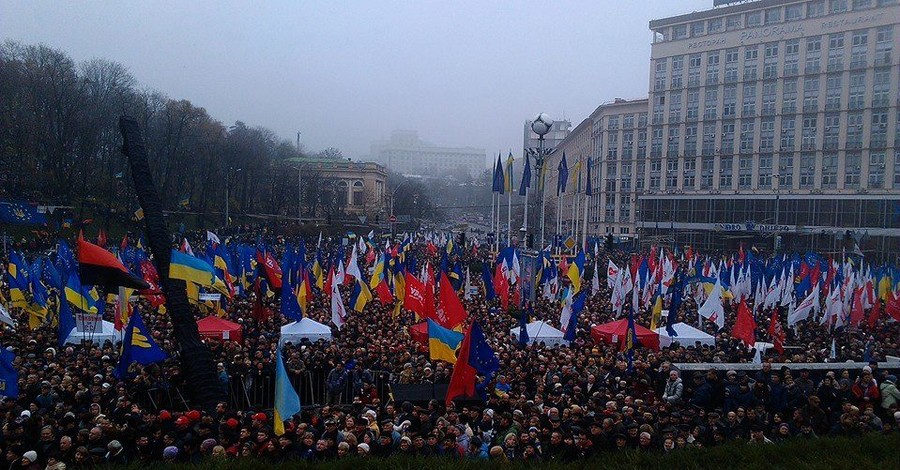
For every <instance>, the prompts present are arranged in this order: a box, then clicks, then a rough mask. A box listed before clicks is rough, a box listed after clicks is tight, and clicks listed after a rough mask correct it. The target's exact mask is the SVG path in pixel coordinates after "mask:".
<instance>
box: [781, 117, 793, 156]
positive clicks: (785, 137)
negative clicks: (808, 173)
mask: <svg viewBox="0 0 900 470" xmlns="http://www.w3.org/2000/svg"><path fill="white" fill-rule="evenodd" d="M796 131H797V120H796V118H795V117H794V116H789V117H782V118H781V150H782V151H790V150H794V136H795V135H796Z"/></svg>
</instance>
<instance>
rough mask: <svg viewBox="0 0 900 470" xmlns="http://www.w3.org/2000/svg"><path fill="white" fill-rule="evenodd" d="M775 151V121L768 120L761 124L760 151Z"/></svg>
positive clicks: (772, 119)
mask: <svg viewBox="0 0 900 470" xmlns="http://www.w3.org/2000/svg"><path fill="white" fill-rule="evenodd" d="M774 150H775V119H774V118H768V119H763V120H762V121H760V124H759V151H760V152H772V151H774Z"/></svg>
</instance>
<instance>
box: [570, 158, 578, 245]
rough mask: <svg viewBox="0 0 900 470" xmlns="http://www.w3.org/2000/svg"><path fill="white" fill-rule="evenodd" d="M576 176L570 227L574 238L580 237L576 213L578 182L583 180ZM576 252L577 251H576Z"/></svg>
mask: <svg viewBox="0 0 900 470" xmlns="http://www.w3.org/2000/svg"><path fill="white" fill-rule="evenodd" d="M579 171H581V168H580V167H579ZM575 178H576V181H575V191H574V192H573V193H572V224H571V227H570V229H571V231H572V238H573V239H577V238H578V232H577V230H578V219H577V218H576V217H575V214H577V213H578V210H577V209H576V206H577V205H578V183H580V182H581V179H580V178H579V177H578V175H577V174H576V175H575ZM572 250H573V251H575V247H574V246H573V247H572ZM575 252H576V253H577V251H575ZM573 254H575V253H573Z"/></svg>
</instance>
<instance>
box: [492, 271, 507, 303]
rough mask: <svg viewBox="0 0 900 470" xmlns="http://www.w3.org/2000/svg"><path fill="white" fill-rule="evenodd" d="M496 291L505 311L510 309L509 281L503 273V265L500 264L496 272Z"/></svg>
mask: <svg viewBox="0 0 900 470" xmlns="http://www.w3.org/2000/svg"><path fill="white" fill-rule="evenodd" d="M494 293H495V294H497V296H498V297H500V306H501V307H502V308H503V311H504V312H505V311H507V310H508V309H509V281H508V280H507V279H506V276H504V275H503V267H502V266H501V265H499V264H498V265H497V269H496V271H495V272H494Z"/></svg>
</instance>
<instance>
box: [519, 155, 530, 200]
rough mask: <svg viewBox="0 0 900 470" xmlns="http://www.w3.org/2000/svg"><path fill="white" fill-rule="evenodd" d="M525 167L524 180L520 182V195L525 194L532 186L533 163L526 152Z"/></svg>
mask: <svg viewBox="0 0 900 470" xmlns="http://www.w3.org/2000/svg"><path fill="white" fill-rule="evenodd" d="M523 158H524V159H525V168H524V169H523V170H522V181H521V183H519V196H524V195H525V194H526V193H527V192H528V188H530V187H531V164H530V163H529V158H528V154H525V155H524V157H523Z"/></svg>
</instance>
